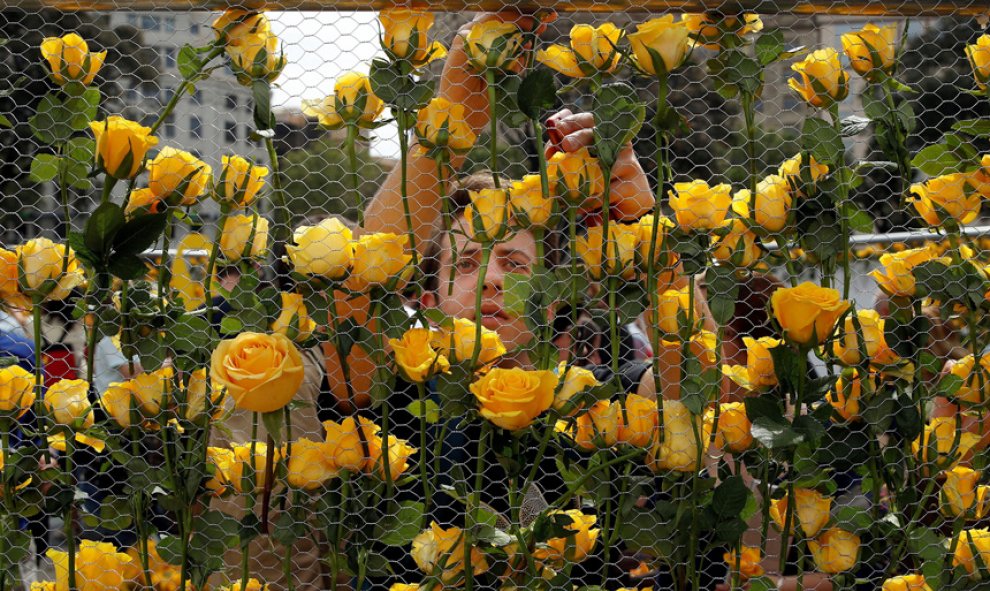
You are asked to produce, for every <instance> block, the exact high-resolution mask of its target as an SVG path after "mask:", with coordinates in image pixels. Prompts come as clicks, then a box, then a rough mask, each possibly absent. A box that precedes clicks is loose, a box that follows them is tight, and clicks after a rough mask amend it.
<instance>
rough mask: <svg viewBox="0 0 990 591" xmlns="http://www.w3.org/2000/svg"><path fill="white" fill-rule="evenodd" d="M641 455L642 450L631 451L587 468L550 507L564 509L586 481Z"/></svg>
mask: <svg viewBox="0 0 990 591" xmlns="http://www.w3.org/2000/svg"><path fill="white" fill-rule="evenodd" d="M642 454H643V450H641V449H638V448H637V449H633V450H632V451H629V452H626V453H624V454H622V455H621V456H616V457H614V458H612V459H611V460H608V461H606V462H602V463H601V464H599V465H597V466H595V467H593V468H589V469H588V470H587V471H585V473H584V474H582V475H581V477H580V478H578V479H577V480H576V481H574V484H572V485H571V486H570V487H569V488H568V489H567V491H566V492H565V493H564V494H563V495H562V496H561V497H560V498H558V499H557V500H556V501H554V502H552V503H550V507H552V508H555V509H562V508H564V507H566V506H567V504H568V503H570V502H571V499H573V498H574V496H575V495H577V493H578V491H579V490H581V487H583V486H584V484H585V483H586V482H588V480H590V479H591V478H592V477H593V476H595V475H596V474H598V473H600V472H601V471H602V470H606V469H608V468H610V467H612V466H615V465H616V464H622V463H624V462H628V461H629V460H631V459H633V458H635V457H637V456H640V455H642Z"/></svg>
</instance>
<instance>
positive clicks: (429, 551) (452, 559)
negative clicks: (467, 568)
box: [409, 521, 488, 586]
mask: <svg viewBox="0 0 990 591" xmlns="http://www.w3.org/2000/svg"><path fill="white" fill-rule="evenodd" d="M464 544H465V539H464V532H463V531H462V530H461V528H459V527H451V528H449V529H443V528H442V527H440V526H439V525H437V524H436V522H435V521H434V522H431V523H430V527H429V529H425V530H423V531H422V532H420V533H419V534H418V535H417V536H416V537H415V538H413V541H412V549H410V551H409V553H410V554H411V555H412V558H413V560H414V561H415V562H416V566H418V567H419V569H420V570H421V571H423V572H424V573H425V574H427V575H434V576H439V577H440V580H441V581H442V582H443V584H444V586H457V585H459V584H461V583H463V580H464V558H465V556H464V555H465V551H464ZM470 560H471V571H472V572H473V573H474V574H475V575H480V574H481V573H483V572H485V571H486V570H488V561H487V560H486V559H485V554H484V552H482V551H481V550H479V549H478V548H475V547H472V548H471V553H470Z"/></svg>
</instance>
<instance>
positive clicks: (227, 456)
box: [203, 447, 234, 495]
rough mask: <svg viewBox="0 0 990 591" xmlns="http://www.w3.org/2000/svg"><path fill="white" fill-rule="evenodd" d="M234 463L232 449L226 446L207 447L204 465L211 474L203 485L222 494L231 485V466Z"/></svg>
mask: <svg viewBox="0 0 990 591" xmlns="http://www.w3.org/2000/svg"><path fill="white" fill-rule="evenodd" d="M233 465H234V451H233V450H232V449H228V448H226V447H207V448H206V466H207V468H209V469H211V470H212V473H213V476H212V477H211V478H209V479H208V480H207V481H206V482H205V483H203V486H205V487H206V488H207V489H209V490H211V491H213V493H214V494H216V495H222V494H223V493H225V492H227V491H228V490H229V487H231V486H233V485H232V483H231V482H230V474H231V468H232V467H233Z"/></svg>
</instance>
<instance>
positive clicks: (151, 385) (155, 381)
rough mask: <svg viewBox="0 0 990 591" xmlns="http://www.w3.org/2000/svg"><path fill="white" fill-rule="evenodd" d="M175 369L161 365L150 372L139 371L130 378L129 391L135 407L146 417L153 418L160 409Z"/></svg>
mask: <svg viewBox="0 0 990 591" xmlns="http://www.w3.org/2000/svg"><path fill="white" fill-rule="evenodd" d="M174 376H175V370H173V369H172V368H171V367H163V368H161V369H159V370H156V371H152V372H145V373H141V374H139V375H137V376H135V377H134V379H132V380H130V384H131V386H132V388H131V391H132V392H133V395H134V402H135V404H136V406H137V409H138V410H139V411H141V414H143V415H144V416H145V417H146V418H149V419H153V418H155V417H157V416H158V413H159V412H160V411H161V408H162V402H163V401H164V400H165V395H166V394H167V393H168V392H170V391H171V390H172V378H173V377H174Z"/></svg>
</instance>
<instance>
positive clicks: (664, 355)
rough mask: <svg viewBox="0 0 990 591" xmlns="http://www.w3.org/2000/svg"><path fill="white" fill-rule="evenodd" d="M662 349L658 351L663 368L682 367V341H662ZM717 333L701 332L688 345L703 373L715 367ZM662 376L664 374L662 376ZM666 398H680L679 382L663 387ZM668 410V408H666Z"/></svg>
mask: <svg viewBox="0 0 990 591" xmlns="http://www.w3.org/2000/svg"><path fill="white" fill-rule="evenodd" d="M659 344H660V347H659V348H658V350H657V351H656V354H657V356H658V357H659V359H660V366H661V367H680V366H681V363H682V362H683V359H682V357H683V349H684V347H683V343H682V342H681V341H680V340H672V339H668V338H662V339H660V343H659ZM716 344H717V339H716V337H715V333H713V332H711V331H707V330H699V331H697V332H695V333H694V334H693V335H691V340H690V342H689V344H688V346H689V348H690V352H691V355H693V356H694V358H695V359H697V360H698V361H699V362H700V363H701V371H702V373H703V372H705V371H706V370H708V369H711V368H714V367H715V346H716ZM661 375H662V374H661ZM662 387H663V395H664V398H679V397H680V391H681V384H680V382H679V381H677V380H672V381H671V382H670V383H665V384H663V385H662ZM664 405H666V403H664ZM665 408H666V406H665Z"/></svg>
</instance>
